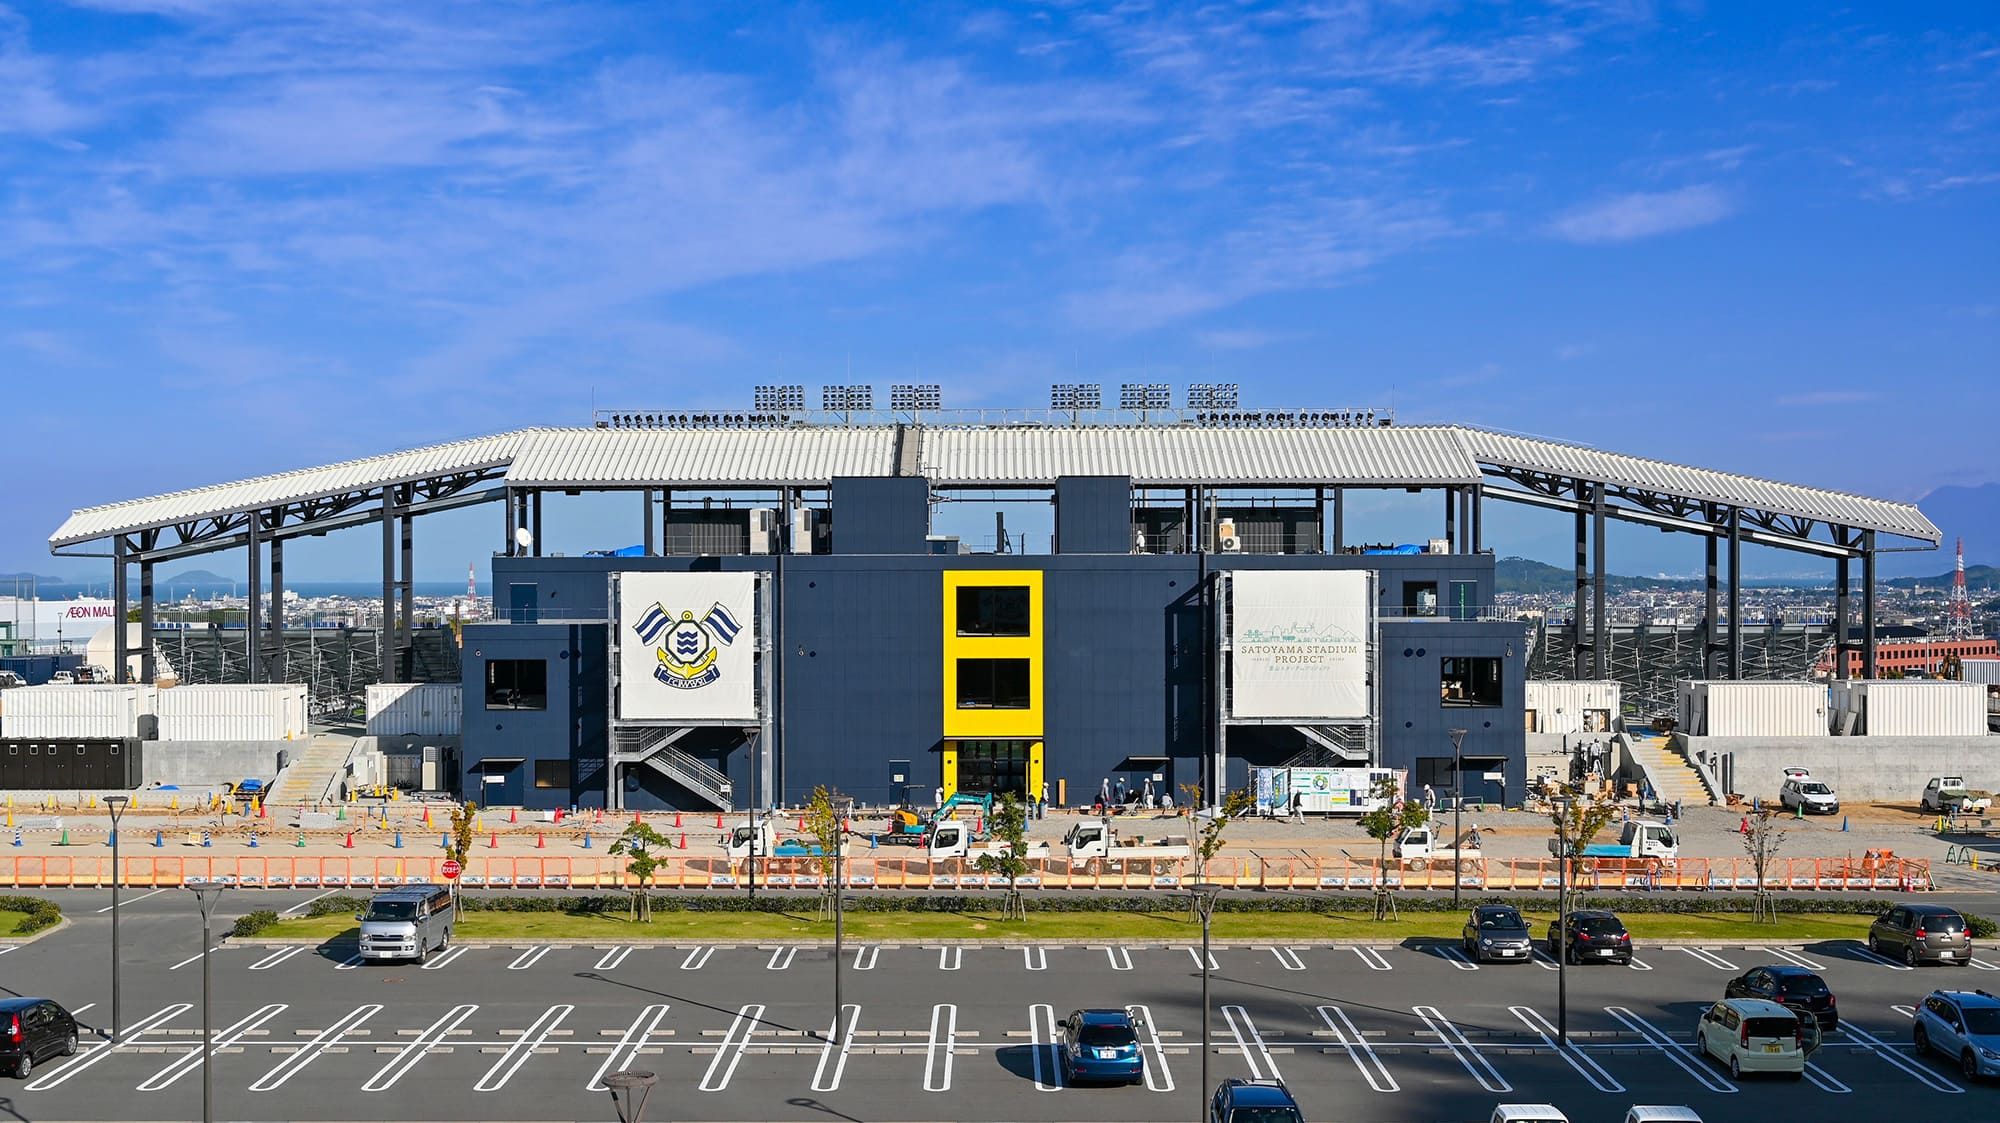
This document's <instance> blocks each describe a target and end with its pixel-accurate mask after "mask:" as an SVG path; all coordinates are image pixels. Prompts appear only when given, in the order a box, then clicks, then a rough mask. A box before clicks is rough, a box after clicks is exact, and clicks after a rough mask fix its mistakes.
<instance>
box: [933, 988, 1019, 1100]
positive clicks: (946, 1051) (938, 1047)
mask: <svg viewBox="0 0 2000 1123" xmlns="http://www.w3.org/2000/svg"><path fill="white" fill-rule="evenodd" d="M1044 1009H1047V1007H1044ZM940 1027H942V1028H943V1030H944V1032H943V1033H942V1034H940V1033H939V1032H938V1030H939V1028H940ZM957 1044H958V1007H956V1006H952V1005H949V1004H940V1005H937V1006H933V1007H931V1038H930V1044H928V1045H927V1046H925V1048H924V1091H926V1092H949V1091H951V1055H952V1051H953V1049H954V1048H955V1047H956V1046H957Z"/></svg>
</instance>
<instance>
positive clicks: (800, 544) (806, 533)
mask: <svg viewBox="0 0 2000 1123" xmlns="http://www.w3.org/2000/svg"><path fill="white" fill-rule="evenodd" d="M818 529H819V511H818V510H817V509H815V508H812V507H795V508H793V509H792V553H794V554H810V553H812V552H813V533H814V531H816V530H818Z"/></svg>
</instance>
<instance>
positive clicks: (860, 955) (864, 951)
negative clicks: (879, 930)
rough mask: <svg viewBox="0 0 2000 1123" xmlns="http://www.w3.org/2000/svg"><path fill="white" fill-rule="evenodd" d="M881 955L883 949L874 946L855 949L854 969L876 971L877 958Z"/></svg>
mask: <svg viewBox="0 0 2000 1123" xmlns="http://www.w3.org/2000/svg"><path fill="white" fill-rule="evenodd" d="M880 954H882V949H881V948H879V947H877V946H875V945H874V944H869V945H867V946H866V947H859V948H855V949H854V969H855V970H856V971H873V970H874V969H875V957H876V956H878V955H880Z"/></svg>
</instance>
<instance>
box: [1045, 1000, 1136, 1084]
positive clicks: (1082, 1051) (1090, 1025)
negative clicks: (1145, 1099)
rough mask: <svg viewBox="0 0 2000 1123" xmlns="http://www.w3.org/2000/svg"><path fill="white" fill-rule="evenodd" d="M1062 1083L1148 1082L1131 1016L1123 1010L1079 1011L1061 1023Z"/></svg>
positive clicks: (1072, 1013)
mask: <svg viewBox="0 0 2000 1123" xmlns="http://www.w3.org/2000/svg"><path fill="white" fill-rule="evenodd" d="M1059 1048H1060V1049H1061V1052H1062V1071H1063V1083H1065V1084H1075V1083H1077V1082H1079V1081H1083V1080H1115V1081H1118V1082H1120V1083H1123V1084H1137V1083H1138V1082H1139V1081H1141V1080H1143V1079H1145V1075H1146V1069H1145V1061H1144V1059H1143V1058H1142V1057H1141V1056H1140V1055H1139V1034H1138V1032H1137V1030H1136V1029H1135V1028H1134V1026H1133V1025H1132V1015H1130V1014H1128V1013H1126V1012H1125V1011H1123V1010H1076V1011H1072V1012H1071V1014H1070V1016H1069V1018H1068V1019H1067V1020H1065V1021H1064V1022H1063V1024H1062V1041H1061V1042H1060V1043H1059Z"/></svg>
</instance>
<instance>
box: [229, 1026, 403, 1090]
mask: <svg viewBox="0 0 2000 1123" xmlns="http://www.w3.org/2000/svg"><path fill="white" fill-rule="evenodd" d="M381 1012H382V1007H380V1006H376V1005H368V1006H357V1007H355V1008H354V1009H353V1010H350V1011H348V1012H347V1013H346V1014H343V1015H342V1016H341V1018H340V1020H339V1021H337V1022H335V1023H333V1024H332V1025H330V1026H328V1027H326V1028H325V1029H323V1030H321V1031H320V1032H319V1033H318V1035H316V1036H315V1037H314V1038H313V1039H312V1040H311V1041H308V1042H306V1043H305V1044H304V1045H303V1046H301V1047H300V1048H299V1051H298V1052H296V1053H293V1054H292V1055H291V1056H289V1057H286V1058H285V1059H284V1060H282V1061H279V1062H278V1065H277V1067H276V1068H273V1069H272V1070H271V1071H269V1072H267V1073H265V1074H264V1075H262V1076H260V1077H258V1078H257V1082H256V1083H254V1084H252V1085H250V1090H251V1091H253V1092H269V1091H271V1090H272V1089H275V1088H279V1087H282V1086H283V1085H284V1083H285V1081H287V1080H290V1079H291V1078H292V1077H294V1076H297V1075H298V1074H299V1073H300V1072H301V1071H303V1070H304V1069H305V1067H306V1066H307V1065H309V1064H311V1063H313V1062H314V1061H316V1060H318V1059H319V1058H320V1055H321V1054H323V1053H325V1052H326V1050H327V1048H328V1047H329V1046H332V1045H337V1044H339V1043H340V1039H341V1038H342V1037H345V1036H347V1034H348V1033H349V1032H350V1031H352V1030H355V1029H358V1028H360V1026H361V1023H362V1022H365V1021H367V1020H368V1019H369V1018H372V1017H374V1016H375V1015H376V1014H379V1013H381Z"/></svg>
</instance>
